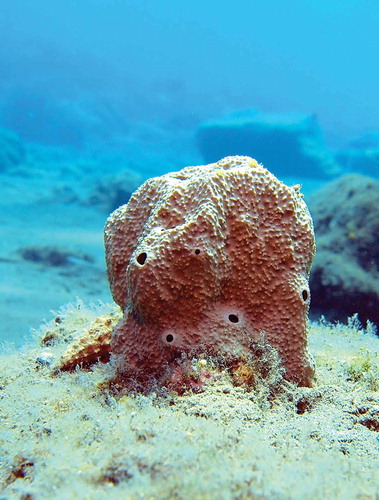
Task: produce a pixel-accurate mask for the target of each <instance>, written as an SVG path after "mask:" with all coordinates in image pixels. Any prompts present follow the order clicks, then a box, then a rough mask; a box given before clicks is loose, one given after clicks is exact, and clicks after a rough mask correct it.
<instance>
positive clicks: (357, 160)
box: [336, 147, 379, 178]
mask: <svg viewBox="0 0 379 500" xmlns="http://www.w3.org/2000/svg"><path fill="white" fill-rule="evenodd" d="M336 160H337V161H338V162H339V164H340V165H341V166H342V167H343V168H344V170H345V171H347V172H355V173H361V174H365V175H370V176H373V177H377V178H378V177H379V147H376V148H375V147H373V148H371V147H370V148H364V149H347V150H343V151H338V152H337V153H336Z"/></svg>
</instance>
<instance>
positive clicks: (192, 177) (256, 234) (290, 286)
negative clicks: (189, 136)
mask: <svg viewBox="0 0 379 500" xmlns="http://www.w3.org/2000/svg"><path fill="white" fill-rule="evenodd" d="M105 245H106V259H107V266H108V277H109V281H110V286H111V290H112V294H113V297H114V299H115V301H116V302H117V303H118V304H119V305H120V306H121V307H122V309H123V311H124V318H123V320H122V321H121V322H120V323H119V324H118V326H117V327H116V328H115V330H114V332H113V337H112V345H111V349H112V355H113V359H114V362H115V363H116V366H117V369H118V373H119V374H120V375H122V376H124V377H125V378H128V377H130V378H134V379H136V380H138V381H139V382H140V383H141V384H142V385H143V384H148V383H150V382H151V380H153V379H155V380H157V379H158V380H159V379H160V380H164V379H165V377H166V378H167V376H169V372H170V369H172V367H173V366H174V364H175V360H177V359H178V357H180V356H183V353H185V354H186V356H191V354H192V355H194V354H195V353H197V354H198V353H199V352H201V353H205V354H207V355H210V356H217V357H218V358H219V359H220V358H221V359H224V360H225V363H226V365H227V364H228V361H229V360H232V359H236V358H238V357H243V356H244V355H245V354H246V353H248V352H249V346H251V345H252V344H253V343H254V342H255V341H256V340H257V339H258V338H259V337H260V336H261V334H262V332H264V335H265V339H266V341H267V342H268V343H269V344H270V345H272V346H273V347H275V348H276V349H277V350H278V352H279V355H280V356H281V358H282V361H283V364H284V367H285V369H286V374H285V377H286V378H287V379H288V380H291V381H293V382H296V383H299V384H302V385H309V384H310V383H311V380H312V376H313V369H312V365H311V362H310V360H309V356H308V353H307V320H308V308H309V300H310V293H309V286H308V277H309V271H310V267H311V262H312V258H313V256H314V252H315V245H314V233H313V225H312V219H311V217H310V215H309V212H308V209H307V207H306V205H305V203H304V201H303V199H302V197H301V195H300V193H299V189H298V187H288V186H286V185H284V184H283V183H282V182H280V181H279V180H278V179H277V178H276V177H275V176H273V175H272V174H271V173H270V172H269V171H268V170H266V169H265V168H263V166H261V165H258V163H257V162H256V161H255V160H253V159H252V158H249V157H243V156H233V157H227V158H224V159H223V160H221V161H219V162H217V163H214V164H210V165H205V166H196V167H186V168H184V169H183V170H181V171H179V172H176V173H170V174H166V175H163V176H161V177H156V178H152V179H149V180H148V181H146V182H145V183H144V184H143V185H142V186H141V187H140V188H139V189H138V190H137V191H136V192H135V193H134V195H133V196H132V197H131V199H130V201H129V203H128V204H127V205H123V206H122V207H120V208H119V209H117V210H116V211H115V212H113V214H111V216H110V217H109V219H108V221H107V224H106V227H105Z"/></svg>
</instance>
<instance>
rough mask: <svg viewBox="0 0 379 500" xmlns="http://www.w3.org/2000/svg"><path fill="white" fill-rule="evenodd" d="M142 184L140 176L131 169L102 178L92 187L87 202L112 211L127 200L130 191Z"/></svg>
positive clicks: (130, 193)
mask: <svg viewBox="0 0 379 500" xmlns="http://www.w3.org/2000/svg"><path fill="white" fill-rule="evenodd" d="M141 184H142V178H141V177H140V176H139V175H138V174H136V173H135V172H132V171H131V170H123V171H122V172H120V173H118V174H115V175H109V176H107V177H104V178H102V179H101V180H100V181H99V182H98V183H97V184H96V186H95V188H94V189H93V191H92V193H91V195H90V197H89V198H88V201H87V203H88V204H89V205H95V206H98V207H99V208H101V209H102V210H104V211H106V212H107V213H109V212H112V211H113V210H115V209H116V208H118V207H119V206H120V205H124V204H125V203H127V202H128V201H129V198H130V196H131V195H132V193H133V192H134V191H135V190H136V189H137V187H138V186H140V185H141Z"/></svg>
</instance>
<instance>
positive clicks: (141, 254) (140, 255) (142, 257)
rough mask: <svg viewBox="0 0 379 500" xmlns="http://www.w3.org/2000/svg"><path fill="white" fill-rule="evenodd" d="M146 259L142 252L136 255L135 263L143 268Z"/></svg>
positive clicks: (145, 254) (144, 253)
mask: <svg viewBox="0 0 379 500" xmlns="http://www.w3.org/2000/svg"><path fill="white" fill-rule="evenodd" d="M146 259H147V253H146V252H142V253H140V254H139V255H138V257H137V262H138V264H141V266H143V265H144V264H145V262H146Z"/></svg>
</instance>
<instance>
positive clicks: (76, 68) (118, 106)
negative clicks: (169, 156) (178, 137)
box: [0, 0, 379, 147]
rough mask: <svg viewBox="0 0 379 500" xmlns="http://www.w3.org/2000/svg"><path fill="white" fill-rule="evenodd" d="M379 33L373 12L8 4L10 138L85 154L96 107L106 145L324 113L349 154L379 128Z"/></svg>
mask: <svg viewBox="0 0 379 500" xmlns="http://www.w3.org/2000/svg"><path fill="white" fill-rule="evenodd" d="M378 25H379V4H378V3H377V2H376V1H370V0H346V1H344V2H339V1H336V0H334V1H333V0H319V1H310V0H290V1H288V2H283V1H282V0H267V1H264V2H263V1H260V2H259V1H254V0H250V1H248V0H237V1H234V2H229V1H215V0H191V1H178V0H159V1H158V0H156V1H154V0H150V1H146V0H80V1H69V0H17V1H15V0H1V1H0V126H3V127H6V128H10V129H12V130H14V131H16V132H18V133H20V134H21V136H22V137H23V138H24V139H25V140H31V141H35V142H42V143H44V142H45V143H54V144H56V143H58V144H59V143H60V142H62V144H70V145H73V146H75V147H83V144H84V143H85V142H86V137H85V136H84V134H83V131H82V130H81V124H83V123H85V124H86V125H88V123H87V122H88V120H89V121H91V120H92V122H93V120H94V118H93V116H92V115H91V113H92V111H93V109H94V108H95V109H96V113H95V115H96V119H95V121H97V122H96V124H94V123H92V128H93V127H95V128H96V134H95V140H96V141H99V144H100V145H101V144H103V143H104V144H105V143H106V142H107V141H109V138H110V137H111V136H112V134H113V133H114V134H126V133H127V130H128V124H129V123H130V122H133V121H135V120H138V121H154V120H174V123H175V119H176V117H178V116H182V117H183V116H185V117H186V118H185V119H184V121H185V123H187V124H192V123H193V124H194V125H196V124H197V123H198V122H199V121H201V120H202V119H205V118H211V117H215V116H218V115H220V114H221V113H224V112H228V111H230V110H233V109H240V108H245V107H253V108H257V109H259V110H260V111H263V112H269V111H273V112H288V111H296V112H309V113H314V112H315V113H316V114H317V116H318V118H319V121H320V123H321V126H322V129H323V131H324V134H325V137H326V140H327V142H328V145H329V146H331V147H342V146H344V145H345V143H346V142H347V141H348V140H350V139H352V138H354V137H356V136H359V135H360V134H362V133H364V132H367V131H370V130H375V129H379V118H378V117H379V100H378V93H377V92H378V88H379V65H378V64H377V59H378V52H379V37H378V28H377V27H378ZM87 112H89V114H90V115H91V116H90V117H89V118H88V116H87V117H85V116H83V114H84V115H85V114H86V113H87ZM191 116H192V119H193V122H192V121H191ZM99 117H100V118H99ZM86 120H87V121H86ZM186 120H187V121H186ZM180 123H182V122H180Z"/></svg>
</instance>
